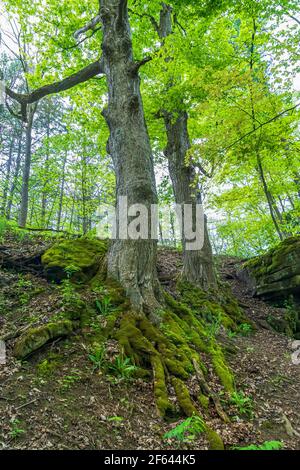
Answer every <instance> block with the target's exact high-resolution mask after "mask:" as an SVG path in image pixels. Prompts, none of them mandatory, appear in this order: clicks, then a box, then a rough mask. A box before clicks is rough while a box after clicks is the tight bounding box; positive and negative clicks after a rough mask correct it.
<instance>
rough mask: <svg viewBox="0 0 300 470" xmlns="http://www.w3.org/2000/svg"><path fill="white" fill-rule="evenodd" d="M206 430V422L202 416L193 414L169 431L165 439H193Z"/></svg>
mask: <svg viewBox="0 0 300 470" xmlns="http://www.w3.org/2000/svg"><path fill="white" fill-rule="evenodd" d="M204 430H205V424H204V421H203V419H202V418H200V416H196V415H193V416H191V417H189V418H187V419H185V420H184V421H183V422H182V423H180V424H178V426H176V427H175V428H173V429H171V431H169V432H167V433H166V434H165V435H164V437H163V439H177V440H178V441H180V442H190V441H193V440H194V439H195V438H196V437H197V435H199V434H201V433H202V432H204Z"/></svg>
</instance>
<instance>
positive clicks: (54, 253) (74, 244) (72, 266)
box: [42, 238, 108, 283]
mask: <svg viewBox="0 0 300 470" xmlns="http://www.w3.org/2000/svg"><path fill="white" fill-rule="evenodd" d="M107 246H108V245H107V242H106V241H103V240H89V239H86V238H79V239H76V240H64V241H63V242H59V243H56V244H55V245H53V246H52V247H51V248H49V250H47V251H46V252H45V253H44V255H43V256H42V264H43V266H44V269H45V273H46V275H47V277H48V278H49V279H51V280H54V281H61V280H62V279H65V278H66V277H67V272H68V271H69V272H70V274H69V275H70V276H71V278H72V280H74V281H76V282H81V283H83V282H87V281H88V280H89V279H91V278H92V277H93V276H94V275H95V274H96V272H97V270H98V269H99V267H100V265H101V262H102V261H103V259H104V256H105V254H106V252H107Z"/></svg>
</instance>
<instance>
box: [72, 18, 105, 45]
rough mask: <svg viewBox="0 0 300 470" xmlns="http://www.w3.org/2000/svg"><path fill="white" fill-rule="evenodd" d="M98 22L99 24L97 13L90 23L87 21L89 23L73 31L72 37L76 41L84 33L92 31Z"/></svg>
mask: <svg viewBox="0 0 300 470" xmlns="http://www.w3.org/2000/svg"><path fill="white" fill-rule="evenodd" d="M100 22H101V16H100V13H98V15H97V16H95V18H93V19H92V20H91V21H89V23H87V24H86V25H85V26H83V27H82V28H80V29H78V30H77V31H75V33H74V35H73V36H74V38H75V39H78V38H79V37H80V36H81V35H82V34H84V33H86V32H87V31H89V30H90V29H91V30H92V31H93V30H94V29H95V27H96V26H97V25H98V24H99V23H100Z"/></svg>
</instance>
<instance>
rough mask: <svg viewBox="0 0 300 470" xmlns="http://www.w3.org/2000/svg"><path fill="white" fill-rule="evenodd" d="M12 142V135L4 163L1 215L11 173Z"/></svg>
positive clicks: (4, 210)
mask: <svg viewBox="0 0 300 470" xmlns="http://www.w3.org/2000/svg"><path fill="white" fill-rule="evenodd" d="M14 144H15V136H13V137H12V140H11V143H10V146H9V154H8V159H7V163H6V174H5V181H4V188H3V197H2V206H1V215H2V216H4V215H5V213H6V205H7V196H8V188H9V181H10V175H11V167H12V160H13V151H14Z"/></svg>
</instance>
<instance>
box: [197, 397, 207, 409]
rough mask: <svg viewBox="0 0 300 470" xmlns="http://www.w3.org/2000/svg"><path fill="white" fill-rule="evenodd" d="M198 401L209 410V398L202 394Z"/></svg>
mask: <svg viewBox="0 0 300 470" xmlns="http://www.w3.org/2000/svg"><path fill="white" fill-rule="evenodd" d="M198 401H199V403H200V405H201V406H202V408H203V409H204V410H207V409H208V405H209V398H208V397H207V396H206V395H203V393H200V395H198Z"/></svg>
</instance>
